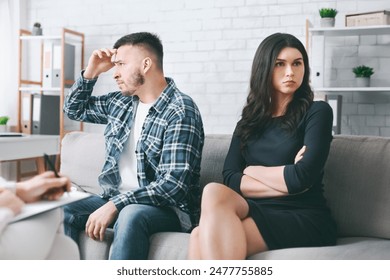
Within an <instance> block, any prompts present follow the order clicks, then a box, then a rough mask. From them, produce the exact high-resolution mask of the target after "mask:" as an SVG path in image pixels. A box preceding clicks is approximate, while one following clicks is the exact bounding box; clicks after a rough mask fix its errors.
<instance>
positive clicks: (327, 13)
mask: <svg viewBox="0 0 390 280" xmlns="http://www.w3.org/2000/svg"><path fill="white" fill-rule="evenodd" d="M319 12H320V16H321V17H322V18H334V17H336V15H337V10H336V9H333V8H322V9H320V10H319Z"/></svg>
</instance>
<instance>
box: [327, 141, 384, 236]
mask: <svg viewBox="0 0 390 280" xmlns="http://www.w3.org/2000/svg"><path fill="white" fill-rule="evenodd" d="M389 167H390V138H381V137H368V136H367V137H363V136H345V135H343V136H336V137H335V139H334V140H333V142H332V146H331V150H330V154H329V158H328V161H327V163H326V167H325V178H324V183H325V195H326V197H327V198H328V202H329V206H330V208H331V210H332V212H333V215H334V217H335V219H336V222H337V224H338V226H339V235H340V236H369V237H379V238H390V201H389V199H390V169H389Z"/></svg>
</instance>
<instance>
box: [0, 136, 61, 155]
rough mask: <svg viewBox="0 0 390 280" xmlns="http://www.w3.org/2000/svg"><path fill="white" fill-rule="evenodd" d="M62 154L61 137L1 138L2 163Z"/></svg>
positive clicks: (0, 152) (0, 153)
mask: <svg viewBox="0 0 390 280" xmlns="http://www.w3.org/2000/svg"><path fill="white" fill-rule="evenodd" d="M44 153H46V154H48V155H57V154H59V153H60V136H58V135H25V136H22V137H0V161H6V160H18V159H27V158H37V157H42V156H43V154H44Z"/></svg>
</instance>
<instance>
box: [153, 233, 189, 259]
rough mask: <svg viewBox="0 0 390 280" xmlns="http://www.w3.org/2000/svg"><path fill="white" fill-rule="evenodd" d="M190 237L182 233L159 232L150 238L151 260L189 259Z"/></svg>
mask: <svg viewBox="0 0 390 280" xmlns="http://www.w3.org/2000/svg"><path fill="white" fill-rule="evenodd" d="M189 239H190V235H189V234H188V233H181V232H159V233H156V234H153V235H152V236H151V238H150V248H149V256H148V259H149V260H185V259H187V252H188V242H189Z"/></svg>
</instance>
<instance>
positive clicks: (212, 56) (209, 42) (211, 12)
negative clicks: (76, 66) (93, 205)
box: [22, 0, 390, 136]
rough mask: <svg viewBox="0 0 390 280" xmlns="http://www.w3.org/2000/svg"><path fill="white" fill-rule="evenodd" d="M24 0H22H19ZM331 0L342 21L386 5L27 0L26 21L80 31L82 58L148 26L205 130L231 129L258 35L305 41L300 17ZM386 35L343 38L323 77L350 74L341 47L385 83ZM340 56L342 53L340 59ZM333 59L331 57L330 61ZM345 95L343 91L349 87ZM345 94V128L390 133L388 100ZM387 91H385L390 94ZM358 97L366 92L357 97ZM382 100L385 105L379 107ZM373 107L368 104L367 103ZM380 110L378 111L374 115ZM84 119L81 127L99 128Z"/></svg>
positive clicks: (108, 84)
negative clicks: (290, 36) (280, 34)
mask: <svg viewBox="0 0 390 280" xmlns="http://www.w3.org/2000/svg"><path fill="white" fill-rule="evenodd" d="M24 1H27V0H24ZM321 7H336V8H337V9H338V10H339V15H338V16H337V19H336V25H343V24H344V15H345V14H346V13H354V12H358V11H364V10H366V11H373V10H383V9H389V8H390V3H389V1H388V0H382V1H379V0H377V1H366V0H348V1H347V0H345V1H342V0H334V1H319V0H314V1H309V0H277V1H275V0H236V1H233V0H196V1H195V0H164V1H161V0H131V1H130V0H129V1H126V0H111V1H109V2H107V1H103V0H84V1H78V0H67V1H52V0H28V1H27V20H26V22H27V24H26V26H22V27H23V28H28V29H29V28H30V27H31V26H32V24H33V22H35V21H40V22H41V23H42V26H43V29H44V34H47V35H49V34H53V35H54V34H58V33H59V32H60V30H61V28H62V27H67V28H70V29H74V30H77V31H80V32H83V33H85V35H86V38H85V40H86V52H85V62H87V61H88V57H89V55H90V53H91V52H92V50H94V49H96V48H100V47H104V46H112V45H113V43H114V42H115V41H116V40H117V39H118V38H119V37H121V36H122V35H125V34H127V33H131V32H137V31H151V32H155V33H157V34H159V35H160V37H161V39H162V41H163V44H164V49H165V63H164V64H165V74H166V75H167V76H170V77H173V78H174V79H175V81H176V83H177V85H178V87H179V88H180V89H181V90H182V91H183V92H185V93H187V94H189V95H190V96H192V97H193V98H194V100H195V101H196V102H197V104H198V106H199V108H200V110H201V113H202V115H203V120H204V125H205V131H206V133H231V132H232V131H233V129H234V127H235V124H236V122H237V120H238V118H239V116H240V113H241V109H242V106H243V105H244V102H245V100H246V95H247V91H248V82H249V75H250V68H251V61H252V58H253V55H254V53H255V51H256V48H257V47H258V45H259V43H260V42H261V41H262V39H263V38H264V37H266V36H268V35H269V34H271V33H274V32H289V33H292V34H294V35H296V36H297V37H298V38H300V39H301V40H302V42H303V43H304V42H305V20H306V19H307V18H308V19H310V21H311V22H313V23H314V24H316V25H319V16H318V9H319V8H321ZM377 41H381V44H389V41H390V39H389V38H388V37H384V38H379V39H377V38H372V36H366V37H365V38H362V39H361V41H360V43H361V44H362V45H361V46H360V47H357V44H358V43H359V39H356V38H355V39H347V40H343V41H342V42H341V43H342V44H343V45H345V48H340V47H338V48H337V52H338V55H340V57H344V58H343V59H342V62H341V64H343V65H340V68H338V69H337V71H336V70H332V71H331V73H330V75H329V77H330V79H332V78H333V79H334V77H336V76H337V77H338V78H342V79H344V80H347V81H348V80H349V82H352V75H351V73H350V70H349V69H350V67H351V65H353V64H354V63H355V61H356V58H353V57H350V56H345V53H351V50H353V53H354V54H355V53H359V54H361V55H363V56H364V57H366V58H367V59H369V61H370V62H372V63H373V64H374V65H375V67H378V69H381V70H383V73H385V74H383V73H382V74H379V73H378V76H376V78H375V79H377V80H375V82H376V83H378V84H379V83H385V80H386V76H388V74H389V73H390V66H389V65H390V63H389V62H390V55H387V58H385V59H382V60H379V59H377V57H376V56H375V53H378V52H381V53H382V54H383V53H389V54H390V52H389V46H383V45H382V46H378V45H377V44H378V42H377ZM338 61H340V60H338ZM333 62H335V61H333ZM110 90H116V85H115V84H114V83H113V81H112V78H111V73H110V74H108V75H106V76H105V77H101V79H100V80H99V82H98V88H96V91H97V92H99V93H105V92H107V91H110ZM347 95H348V94H347ZM355 95H358V96H360V98H359V97H355V98H354V95H353V94H349V97H348V96H346V97H345V98H344V103H345V104H344V108H345V109H346V111H347V112H349V114H350V115H347V116H345V117H343V132H345V133H353V134H361V133H368V132H369V133H372V134H376V135H388V136H390V120H389V107H388V105H383V101H384V100H383V99H385V102H384V104H389V103H390V100H389V98H388V97H387V95H386V96H385V98H383V97H381V98H380V101H375V98H371V97H372V96H373V95H375V93H374V94H373V93H370V98H367V99H366V100H365V101H364V102H363V103H362V104H360V105H359V106H357V105H356V101H355V99H356V98H357V99H361V96H364V94H355ZM389 95H390V94H389ZM363 99H364V98H363ZM383 106H384V107H383ZM371 107H372V108H373V109H367V108H371ZM376 114H380V118H378V117H377V116H376ZM101 129H102V128H101V126H92V125H90V126H86V130H93V131H95V130H101Z"/></svg>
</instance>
